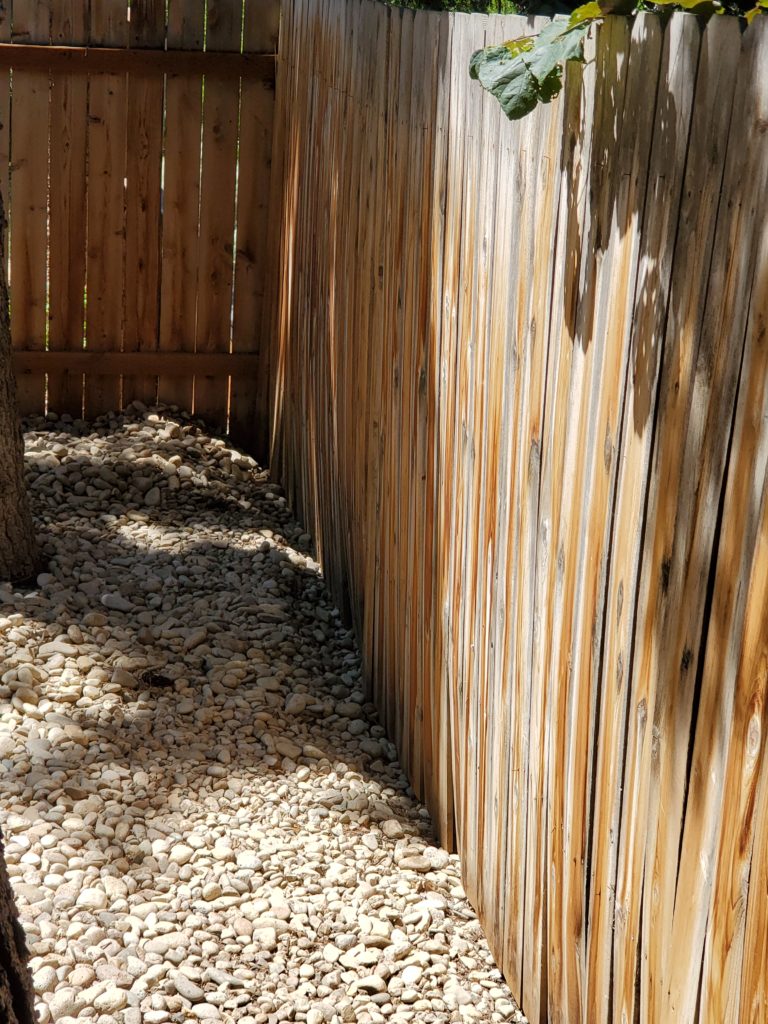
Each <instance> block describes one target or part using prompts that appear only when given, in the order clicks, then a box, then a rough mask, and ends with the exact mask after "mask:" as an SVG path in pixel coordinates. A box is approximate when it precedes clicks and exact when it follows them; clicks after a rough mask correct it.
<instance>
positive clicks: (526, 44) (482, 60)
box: [469, 18, 590, 120]
mask: <svg viewBox="0 0 768 1024" xmlns="http://www.w3.org/2000/svg"><path fill="white" fill-rule="evenodd" d="M589 27H590V26H589V22H587V21H585V22H582V23H580V24H576V25H570V24H569V22H568V21H567V20H566V19H565V18H556V19H554V20H553V21H551V22H550V23H549V24H548V25H546V26H545V27H544V28H543V29H542V30H541V32H540V33H539V35H538V36H536V37H535V38H531V37H530V36H523V37H522V38H521V39H513V40H511V41H510V42H508V43H505V44H504V45H502V46H488V47H486V48H485V49H483V50H477V51H476V52H475V53H473V54H472V58H471V60H470V65H469V73H470V76H471V77H472V78H474V79H476V80H478V81H479V82H480V84H481V85H482V86H483V88H484V89H487V90H488V92H490V93H491V95H492V96H495V97H496V99H497V100H498V101H499V103H500V104H501V106H502V108H503V110H504V113H505V114H506V115H507V117H509V118H510V119H511V120H515V119H517V118H520V117H524V116H525V115H526V114H528V113H530V111H531V110H533V109H534V107H535V106H536V104H537V103H549V102H550V101H551V100H553V99H554V98H555V96H557V94H558V93H559V92H560V90H561V89H562V87H563V67H564V65H565V63H566V61H569V60H578V61H582V62H583V61H584V38H585V36H586V34H587V32H588V31H589Z"/></svg>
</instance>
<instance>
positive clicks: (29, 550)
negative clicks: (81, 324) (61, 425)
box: [0, 195, 39, 581]
mask: <svg viewBox="0 0 768 1024" xmlns="http://www.w3.org/2000/svg"><path fill="white" fill-rule="evenodd" d="M38 565H39V563H38V553H37V544H36V543H35V534H34V529H33V526H32V516H31V514H30V510H29V501H28V498H27V492H26V488H25V486H24V442H23V439H22V436H21V429H20V427H19V417H18V413H17V411H16V381H15V380H14V376H13V364H12V362H11V323H10V317H9V313H8V283H7V281H6V277H5V211H4V208H3V198H2V196H1V195H0V580H14V581H15V580H23V579H27V578H29V577H30V576H34V575H35V573H36V571H37V569H38Z"/></svg>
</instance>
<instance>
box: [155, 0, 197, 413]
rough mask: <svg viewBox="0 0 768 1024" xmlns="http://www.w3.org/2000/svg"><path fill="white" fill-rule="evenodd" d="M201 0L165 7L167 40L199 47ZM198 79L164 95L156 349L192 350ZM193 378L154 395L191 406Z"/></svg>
mask: <svg viewBox="0 0 768 1024" xmlns="http://www.w3.org/2000/svg"><path fill="white" fill-rule="evenodd" d="M204 35H205V5H204V0H177V2H176V3H172V4H171V5H170V7H169V10H168V46H169V47H176V46H183V47H187V48H189V49H202V46H203V39H204ZM202 88H203V85H202V80H201V79H200V78H199V77H183V78H168V80H167V82H166V96H165V140H164V158H165V177H164V189H163V238H162V265H161V286H160V345H159V348H160V351H161V352H176V351H189V352H193V351H194V348H195V328H196V323H197V263H198V253H197V236H198V211H199V203H200V160H199V156H198V158H197V159H194V158H193V159H190V154H199V152H200V127H201V123H202V116H203V115H202V111H203V106H202ZM193 384H194V382H193V380H192V378H191V377H190V378H189V380H177V379H173V378H164V377H163V376H162V375H161V376H160V380H159V381H158V398H159V401H161V402H166V403H167V404H169V405H177V406H179V407H180V408H182V409H192V406H193Z"/></svg>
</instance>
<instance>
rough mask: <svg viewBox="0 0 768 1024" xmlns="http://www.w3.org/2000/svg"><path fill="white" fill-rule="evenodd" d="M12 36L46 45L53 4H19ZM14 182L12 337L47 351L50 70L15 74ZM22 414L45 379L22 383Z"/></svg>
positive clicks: (38, 404) (39, 405) (41, 399)
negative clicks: (38, 41)
mask: <svg viewBox="0 0 768 1024" xmlns="http://www.w3.org/2000/svg"><path fill="white" fill-rule="evenodd" d="M13 36H14V38H19V39H34V40H41V41H45V42H47V41H48V39H49V36H50V6H49V4H47V3H38V2H37V0H16V3H15V5H14V12H13ZM12 90H13V100H12V103H13V106H12V118H13V121H12V125H11V132H12V138H11V181H10V193H11V194H10V202H9V203H8V207H9V210H10V228H11V244H10V254H11V260H10V269H11V273H10V284H11V335H12V337H13V339H14V345H16V344H17V340H18V339H21V338H24V339H25V342H27V343H28V344H31V345H35V346H36V347H38V348H45V344H46V336H47V323H46V320H47V312H46V300H47V294H46V291H47V283H46V266H47V262H48V260H47V245H48V240H47V230H48V224H47V220H48V129H49V124H48V117H49V102H48V101H49V91H50V90H49V80H48V74H47V72H45V71H18V72H16V74H14V76H13V85H12ZM16 400H17V404H18V407H19V411H20V412H21V414H22V415H25V414H27V413H32V412H39V411H40V410H42V409H44V408H45V378H44V376H42V375H40V376H32V377H29V378H28V379H26V380H24V381H21V382H20V383H19V385H18V388H17V395H16Z"/></svg>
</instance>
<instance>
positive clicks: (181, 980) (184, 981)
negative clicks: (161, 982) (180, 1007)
mask: <svg viewBox="0 0 768 1024" xmlns="http://www.w3.org/2000/svg"><path fill="white" fill-rule="evenodd" d="M171 981H172V982H173V987H174V988H175V989H176V991H177V992H178V993H179V995H180V996H182V997H183V998H184V999H188V1000H189V1001H190V1003H199V1002H200V1001H201V1000H202V999H205V992H204V991H203V990H202V989H201V988H200V986H199V985H196V984H195V983H194V981H191V980H190V979H189V978H188V977H187V976H186V974H182V973H181V971H178V972H176V973H175V974H173V975H172V976H171Z"/></svg>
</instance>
